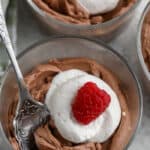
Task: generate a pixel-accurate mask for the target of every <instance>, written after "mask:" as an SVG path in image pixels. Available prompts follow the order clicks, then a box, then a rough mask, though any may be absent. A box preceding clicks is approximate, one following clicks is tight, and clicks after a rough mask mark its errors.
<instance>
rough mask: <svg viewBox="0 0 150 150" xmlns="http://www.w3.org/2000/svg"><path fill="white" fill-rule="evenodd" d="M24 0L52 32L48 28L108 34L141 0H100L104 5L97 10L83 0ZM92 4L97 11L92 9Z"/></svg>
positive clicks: (131, 12) (126, 20) (65, 32)
mask: <svg viewBox="0 0 150 150" xmlns="http://www.w3.org/2000/svg"><path fill="white" fill-rule="evenodd" d="M26 1H27V4H28V5H29V7H30V8H31V10H32V11H33V13H34V14H35V16H36V17H37V18H38V19H39V21H40V23H42V25H43V27H45V28H46V29H47V31H49V32H53V30H51V29H55V34H56V32H58V33H63V34H75V35H106V36H108V34H109V36H111V34H113V33H114V32H115V31H118V30H119V29H120V30H121V29H123V28H124V25H126V23H128V22H129V20H130V19H131V16H133V14H134V12H135V9H136V8H137V6H138V5H139V3H140V2H141V1H140V0H130V1H123V0H120V1H119V0H109V1H107V2H108V3H106V1H103V0H101V2H100V3H102V5H103V6H104V7H103V9H102V7H100V6H99V7H100V8H101V11H98V10H97V5H95V4H93V5H92V7H91V5H90V7H89V3H88V4H87V3H86V4H85V1H84V0H83V1H81V0H80V1H79V0H78V3H77V1H72V0H71V1H70V0H63V1H60V0H53V1H45V0H44V1H43V0H26ZM81 2H82V3H81ZM90 2H92V1H90ZM95 2H96V1H95ZM112 2H113V4H112ZM100 3H99V5H100ZM83 4H84V6H83ZM105 4H106V5H105ZM61 5H63V7H61ZM102 5H101V6H102ZM95 7H96V9H95ZM99 7H98V8H99ZM62 8H63V9H62ZM91 8H92V9H91ZM93 8H94V10H96V12H95V11H94V12H93ZM104 8H105V9H104ZM99 13H100V14H99ZM68 31H69V32H68ZM115 33H116V32H115Z"/></svg>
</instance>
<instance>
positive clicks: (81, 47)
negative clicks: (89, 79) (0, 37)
mask: <svg viewBox="0 0 150 150" xmlns="http://www.w3.org/2000/svg"><path fill="white" fill-rule="evenodd" d="M74 57H76V58H79V57H80V58H81V57H82V58H88V59H92V60H94V61H96V62H97V63H99V64H101V65H103V66H104V67H106V68H107V69H108V70H110V71H111V72H112V73H113V74H114V76H115V77H116V78H117V81H119V82H118V85H119V86H118V87H119V88H120V89H121V91H123V95H125V97H126V104H127V107H128V109H129V114H130V120H131V126H130V133H129V135H128V136H127V138H125V139H123V141H124V140H125V143H126V144H125V147H128V146H129V145H130V143H131V142H132V140H133V138H134V136H135V134H136V133H137V129H138V127H139V125H140V122H141V116H142V106H143V105H142V93H141V88H140V85H139V83H138V81H137V79H136V77H135V75H134V73H133V72H132V71H131V69H130V68H129V66H128V64H127V63H126V62H125V61H124V59H123V58H122V57H121V56H120V55H119V54H117V53H116V52H115V51H114V50H112V49H111V48H109V47H107V46H106V45H105V44H103V43H102V42H99V41H94V40H91V39H86V38H79V37H55V38H51V39H50V40H48V41H46V42H43V43H41V44H37V45H34V46H32V47H30V48H28V49H27V50H25V51H24V52H23V53H22V54H20V56H18V61H19V64H20V66H21V68H22V72H23V73H24V74H27V73H29V72H31V70H32V69H33V68H34V67H36V66H37V65H39V64H43V63H46V62H48V61H49V60H50V59H54V60H55V59H60V58H61V59H62V58H72V59H73V58H74ZM83 66H85V65H83ZM15 82H16V80H15V75H14V73H13V70H12V68H11V67H9V68H8V70H7V72H6V74H5V76H4V79H3V84H2V89H1V93H0V112H1V113H0V119H1V124H2V128H3V131H4V134H5V137H6V139H8V141H9V142H10V143H14V142H15V141H14V139H12V135H13V133H12V131H10V128H11V127H12V122H11V121H10V120H11V119H12V117H13V116H12V114H13V111H12V108H13V109H15V107H16V104H14V101H13V100H14V97H16V90H17V86H16V84H15ZM112 82H113V80H112ZM8 93H9V94H8ZM4 106H5V107H4ZM122 115H125V114H122ZM10 117H11V118H10ZM126 128H128V126H127V127H126ZM121 136H123V135H121Z"/></svg>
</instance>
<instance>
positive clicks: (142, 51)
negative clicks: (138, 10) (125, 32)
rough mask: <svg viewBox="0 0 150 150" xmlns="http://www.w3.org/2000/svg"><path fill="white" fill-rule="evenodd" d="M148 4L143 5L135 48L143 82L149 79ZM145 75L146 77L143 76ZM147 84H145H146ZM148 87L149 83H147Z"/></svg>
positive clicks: (149, 6) (149, 25) (149, 7)
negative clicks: (142, 73)
mask: <svg viewBox="0 0 150 150" xmlns="http://www.w3.org/2000/svg"><path fill="white" fill-rule="evenodd" d="M149 17H150V4H148V5H147V6H146V7H145V10H144V12H143V14H142V15H141V20H140V23H139V26H138V36H137V49H138V51H137V52H138V56H139V62H140V64H141V66H142V69H143V72H144V75H143V76H142V78H143V80H144V82H145V83H146V82H147V79H148V80H150V72H149V71H150V50H149V48H150V43H149V42H150V35H149V33H150V19H149ZM145 77H146V78H145ZM146 85H147V84H146ZM147 88H148V89H149V84H148V85H147Z"/></svg>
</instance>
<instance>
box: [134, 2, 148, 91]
mask: <svg viewBox="0 0 150 150" xmlns="http://www.w3.org/2000/svg"><path fill="white" fill-rule="evenodd" d="M147 14H150V2H149V3H148V5H147V6H146V7H145V9H144V12H143V14H142V15H141V20H140V23H139V26H138V36H137V53H138V57H139V61H140V64H141V66H142V69H143V72H144V76H143V79H144V81H145V82H147V81H146V80H148V84H149V82H150V72H149V70H148V68H147V65H146V63H145V61H144V57H143V53H142V29H143V23H144V21H145V17H146V16H147ZM145 78H146V79H145ZM149 89H150V86H149Z"/></svg>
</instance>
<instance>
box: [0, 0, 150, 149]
mask: <svg viewBox="0 0 150 150" xmlns="http://www.w3.org/2000/svg"><path fill="white" fill-rule="evenodd" d="M149 1H150V0H141V4H140V6H139V8H138V9H137V11H136V13H135V15H134V17H133V19H132V21H131V22H130V24H129V25H128V27H127V28H126V30H125V32H123V31H122V32H121V33H120V35H118V36H117V37H114V38H113V40H111V41H110V42H107V43H108V44H109V45H110V46H112V47H113V48H114V49H116V51H118V52H119V53H120V54H121V55H123V56H124V57H125V59H127V60H128V62H129V63H130V66H131V67H132V69H133V70H134V71H135V72H136V74H137V76H138V78H139V80H140V81H141V83H142V89H143V95H144V113H143V119H142V124H141V127H140V129H139V132H138V133H137V136H136V138H135V140H134V141H133V143H132V145H131V146H130V148H129V150H149V149H150V127H149V126H150V98H149V95H150V94H148V90H147V89H146V86H145V84H144V82H143V79H142V75H143V74H142V73H141V72H142V71H141V66H140V64H139V62H138V57H137V53H136V50H137V48H136V38H137V25H138V22H139V19H140V17H141V13H142V11H143V9H144V7H145V6H146V4H147V3H148V2H149ZM18 4H19V5H18V6H19V10H18V12H19V13H18V15H19V19H18V20H19V23H18V42H17V47H18V52H21V51H22V50H23V49H25V48H27V47H28V46H30V45H32V44H34V43H36V42H38V41H41V40H43V39H45V38H48V37H50V36H51V35H52V33H51V34H50V33H48V32H46V31H45V30H44V29H43V27H41V26H40V25H39V23H38V21H37V20H36V18H35V17H33V15H32V13H31V11H30V9H29V8H28V7H27V5H26V4H25V3H24V2H23V1H22V0H18ZM3 146H4V141H3V140H2V138H0V149H2V150H8V149H6V148H4V147H3Z"/></svg>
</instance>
